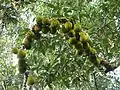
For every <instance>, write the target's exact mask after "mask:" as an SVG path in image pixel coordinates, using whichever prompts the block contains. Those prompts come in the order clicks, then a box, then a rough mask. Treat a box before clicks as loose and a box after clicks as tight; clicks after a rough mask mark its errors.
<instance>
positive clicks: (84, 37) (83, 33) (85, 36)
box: [79, 32, 89, 42]
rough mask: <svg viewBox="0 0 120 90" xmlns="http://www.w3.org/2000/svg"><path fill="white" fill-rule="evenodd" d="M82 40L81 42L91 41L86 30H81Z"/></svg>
mask: <svg viewBox="0 0 120 90" xmlns="http://www.w3.org/2000/svg"><path fill="white" fill-rule="evenodd" d="M79 35H80V41H81V42H88V41H89V35H88V33H86V32H80V33H79Z"/></svg>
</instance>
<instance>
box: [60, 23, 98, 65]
mask: <svg viewBox="0 0 120 90" xmlns="http://www.w3.org/2000/svg"><path fill="white" fill-rule="evenodd" d="M62 31H63V33H64V34H67V35H68V37H69V39H68V42H69V44H71V45H73V47H74V48H75V50H76V54H77V55H82V54H83V53H84V52H85V53H86V55H88V57H89V59H90V61H91V62H92V63H93V64H94V65H95V66H99V64H100V60H99V59H98V58H97V56H96V50H95V49H94V48H92V40H91V39H90V37H89V35H88V33H86V32H85V31H83V29H82V27H81V25H80V24H79V23H77V24H73V23H72V22H70V21H67V22H66V23H65V24H64V25H62Z"/></svg>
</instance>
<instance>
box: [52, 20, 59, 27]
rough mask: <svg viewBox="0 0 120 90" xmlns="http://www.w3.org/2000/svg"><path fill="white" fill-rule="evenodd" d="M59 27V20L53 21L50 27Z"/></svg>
mask: <svg viewBox="0 0 120 90" xmlns="http://www.w3.org/2000/svg"><path fill="white" fill-rule="evenodd" d="M58 26H59V21H58V20H57V19H53V20H52V21H51V24H50V27H51V28H52V27H58Z"/></svg>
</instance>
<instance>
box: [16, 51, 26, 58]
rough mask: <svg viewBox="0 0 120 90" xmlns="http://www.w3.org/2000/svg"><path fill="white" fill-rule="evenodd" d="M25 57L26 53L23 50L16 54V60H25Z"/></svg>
mask: <svg viewBox="0 0 120 90" xmlns="http://www.w3.org/2000/svg"><path fill="white" fill-rule="evenodd" d="M25 56H26V51H25V50H22V49H21V50H19V51H18V53H17V57H18V58H20V59H21V58H22V59H23V58H25Z"/></svg>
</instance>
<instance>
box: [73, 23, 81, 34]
mask: <svg viewBox="0 0 120 90" xmlns="http://www.w3.org/2000/svg"><path fill="white" fill-rule="evenodd" d="M74 31H75V33H77V32H81V31H82V28H81V25H80V24H79V23H77V24H75V25H74Z"/></svg>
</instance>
